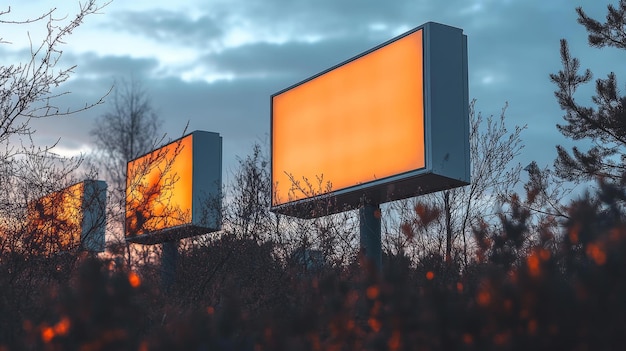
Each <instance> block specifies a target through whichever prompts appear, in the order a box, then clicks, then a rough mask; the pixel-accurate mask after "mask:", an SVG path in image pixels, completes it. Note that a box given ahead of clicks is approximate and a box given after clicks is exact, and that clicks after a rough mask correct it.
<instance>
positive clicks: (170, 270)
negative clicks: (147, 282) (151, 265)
mask: <svg viewBox="0 0 626 351" xmlns="http://www.w3.org/2000/svg"><path fill="white" fill-rule="evenodd" d="M162 251H163V252H162V253H161V284H162V285H163V290H164V291H168V290H169V289H170V288H171V287H172V286H173V285H174V283H175V282H176V262H177V261H178V240H174V241H167V242H164V243H163V245H162Z"/></svg>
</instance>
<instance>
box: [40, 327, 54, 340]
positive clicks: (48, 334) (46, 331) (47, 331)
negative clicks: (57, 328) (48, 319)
mask: <svg viewBox="0 0 626 351" xmlns="http://www.w3.org/2000/svg"><path fill="white" fill-rule="evenodd" d="M53 338H54V329H52V327H45V328H43V330H42V331H41V339H42V340H43V341H44V342H46V343H48V342H50V341H52V339H53Z"/></svg>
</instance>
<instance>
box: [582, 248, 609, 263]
mask: <svg viewBox="0 0 626 351" xmlns="http://www.w3.org/2000/svg"><path fill="white" fill-rule="evenodd" d="M585 252H586V253H587V256H588V257H590V258H591V259H593V261H594V262H595V263H596V264H597V265H598V266H602V265H604V264H605V263H606V253H605V252H604V250H603V249H602V248H601V247H600V246H599V245H597V244H594V243H590V244H589V245H587V249H586V250H585Z"/></svg>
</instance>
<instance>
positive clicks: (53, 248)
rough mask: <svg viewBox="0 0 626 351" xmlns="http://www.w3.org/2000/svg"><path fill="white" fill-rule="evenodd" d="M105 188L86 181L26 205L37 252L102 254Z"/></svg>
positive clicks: (102, 183)
mask: <svg viewBox="0 0 626 351" xmlns="http://www.w3.org/2000/svg"><path fill="white" fill-rule="evenodd" d="M106 188H107V187H106V183H105V182H103V181H100V180H86V181H83V182H81V183H77V184H74V185H72V186H69V187H67V188H65V189H62V190H59V191H56V192H53V193H51V194H48V195H46V196H43V197H41V198H39V199H37V200H36V201H32V202H30V203H29V205H28V223H29V227H30V231H31V233H32V234H33V236H32V238H33V239H35V240H36V242H37V243H39V244H40V249H41V250H40V251H41V252H44V253H47V254H54V253H60V252H67V251H75V250H85V251H93V252H102V251H104V244H105V241H104V231H105V223H106ZM33 244H34V243H33Z"/></svg>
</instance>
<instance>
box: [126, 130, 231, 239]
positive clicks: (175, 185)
mask: <svg viewBox="0 0 626 351" xmlns="http://www.w3.org/2000/svg"><path fill="white" fill-rule="evenodd" d="M221 145H222V144H221V137H220V136H219V134H217V133H211V132H204V131H194V132H193V133H191V134H189V135H187V136H185V137H183V138H181V139H179V140H177V141H174V142H172V143H170V144H167V145H165V146H163V147H161V148H159V149H156V150H154V151H152V152H150V153H148V154H147V155H144V156H142V157H139V158H137V159H135V160H132V161H130V162H129V163H128V166H127V178H126V225H125V231H126V240H128V241H131V242H137V243H144V244H155V243H161V242H164V241H170V240H177V239H180V238H183V237H188V236H192V235H198V234H202V233H207V232H211V231H216V230H218V229H219V227H220V224H219V218H218V217H219V211H220V209H219V204H220V201H219V193H220V188H221V172H222V168H221V152H222V150H221Z"/></svg>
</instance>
